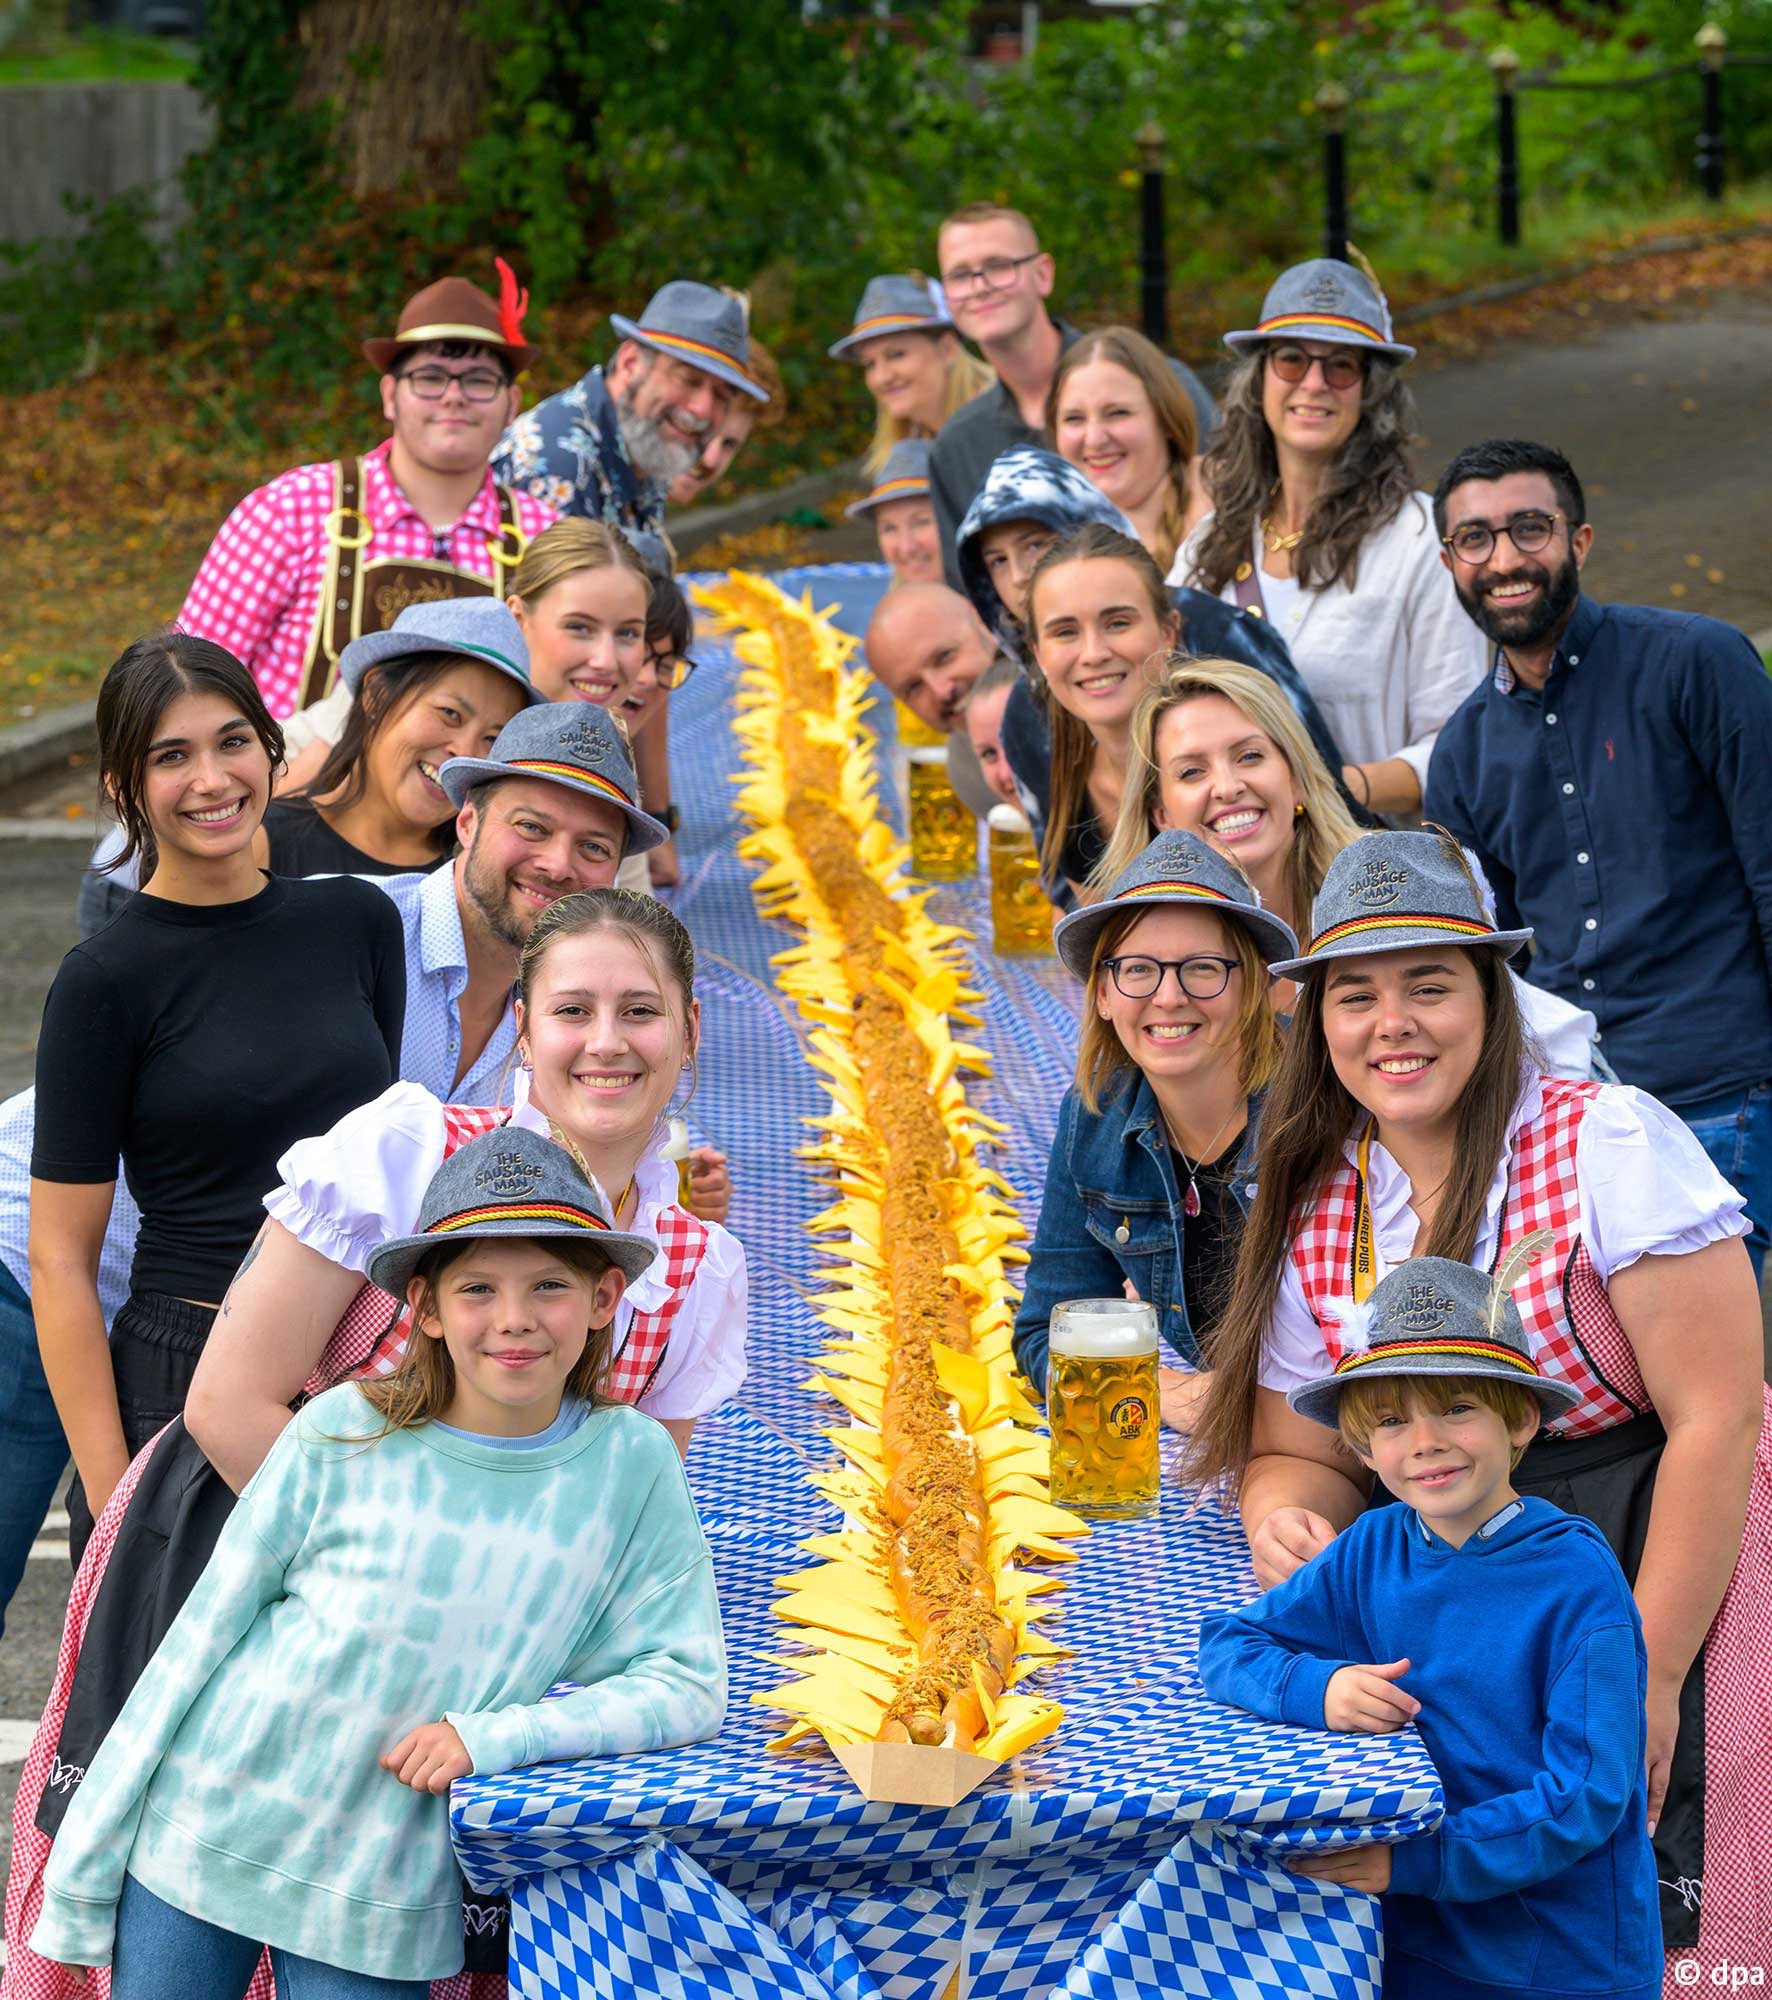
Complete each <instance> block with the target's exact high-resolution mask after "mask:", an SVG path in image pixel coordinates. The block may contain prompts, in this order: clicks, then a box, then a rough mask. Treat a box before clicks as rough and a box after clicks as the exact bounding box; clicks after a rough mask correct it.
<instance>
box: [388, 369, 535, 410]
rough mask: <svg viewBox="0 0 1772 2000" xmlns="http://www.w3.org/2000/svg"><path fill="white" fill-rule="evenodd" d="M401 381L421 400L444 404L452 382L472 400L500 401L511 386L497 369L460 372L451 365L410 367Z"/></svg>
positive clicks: (482, 401)
mask: <svg viewBox="0 0 1772 2000" xmlns="http://www.w3.org/2000/svg"><path fill="white" fill-rule="evenodd" d="M400 380H401V381H402V382H404V383H405V384H406V386H407V387H408V388H409V389H410V390H411V391H412V393H413V394H414V395H415V396H416V397H417V398H418V399H419V401H420V402H421V403H440V402H442V400H443V398H444V397H445V396H447V395H448V394H449V385H450V383H451V382H453V383H454V384H455V386H456V387H457V388H458V389H459V390H460V391H461V392H462V394H463V395H464V396H465V397H466V398H467V399H468V401H469V402H470V403H496V402H497V401H498V399H499V397H500V396H502V395H503V394H504V392H505V391H506V389H508V388H509V387H510V384H509V382H507V381H506V380H505V378H504V376H502V375H501V374H500V373H499V372H498V370H497V369H496V368H468V369H464V370H463V372H462V373H461V374H459V375H457V374H456V373H455V372H454V371H453V370H452V369H448V368H408V369H407V370H406V372H405V373H404V374H403V375H402V376H401V377H400Z"/></svg>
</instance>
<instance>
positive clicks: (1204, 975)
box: [1101, 952, 1238, 1000]
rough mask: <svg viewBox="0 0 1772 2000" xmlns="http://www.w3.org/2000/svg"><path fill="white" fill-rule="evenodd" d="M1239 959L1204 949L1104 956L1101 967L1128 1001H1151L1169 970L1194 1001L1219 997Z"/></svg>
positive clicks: (1229, 980)
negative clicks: (1189, 953)
mask: <svg viewBox="0 0 1772 2000" xmlns="http://www.w3.org/2000/svg"><path fill="white" fill-rule="evenodd" d="M1237 964H1238V961H1237V960H1236V959H1234V958H1216V957H1214V956H1212V955H1211V954H1209V953H1206V952H1201V953H1199V954H1197V955H1196V956H1195V957H1193V958H1143V957H1133V958H1104V959H1103V960H1102V961H1101V969H1102V971H1103V972H1105V973H1106V974H1107V976H1108V977H1109V978H1110V979H1111V980H1112V981H1113V982H1114V985H1115V987H1116V988H1117V989H1118V990H1119V992H1120V993H1121V995H1122V996H1123V997H1124V998H1126V999H1128V1000H1148V999H1150V997H1151V996H1152V995H1153V994H1154V993H1155V992H1156V990H1157V988H1158V987H1159V986H1161V985H1162V983H1163V975H1164V973H1166V972H1173V973H1174V974H1175V979H1176V984H1177V985H1179V986H1180V988H1181V990H1182V991H1183V992H1184V993H1185V994H1186V995H1187V997H1188V998H1189V999H1190V1000H1216V999H1217V998H1218V996H1219V995H1220V994H1221V993H1222V992H1223V991H1224V989H1225V988H1226V987H1227V986H1228V985H1229V984H1230V983H1231V974H1232V973H1233V972H1235V971H1236V969H1237Z"/></svg>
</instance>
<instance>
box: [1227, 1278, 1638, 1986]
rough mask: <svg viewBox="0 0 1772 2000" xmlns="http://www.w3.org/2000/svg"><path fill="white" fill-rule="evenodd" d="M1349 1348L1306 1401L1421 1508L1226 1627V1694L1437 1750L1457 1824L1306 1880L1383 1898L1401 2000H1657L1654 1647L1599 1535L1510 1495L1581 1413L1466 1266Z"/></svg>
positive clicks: (1512, 1315)
mask: <svg viewBox="0 0 1772 2000" xmlns="http://www.w3.org/2000/svg"><path fill="white" fill-rule="evenodd" d="M1342 1339H1343V1343H1344V1345H1343V1351H1342V1357H1341V1360H1340V1362H1339V1363H1338V1364H1337V1367H1336V1370H1335V1372H1334V1374H1333V1375H1330V1376H1327V1377H1325V1378H1323V1379H1322V1380H1319V1381H1316V1382H1311V1383H1307V1384H1306V1385H1305V1386H1304V1387H1303V1388H1300V1389H1294V1390H1293V1391H1292V1392H1291V1394H1290V1395H1289V1396H1288V1398H1287V1401H1288V1402H1289V1403H1290V1404H1291V1405H1292V1407H1293V1408H1294V1409H1295V1410H1297V1411H1298V1412H1299V1413H1300V1414H1301V1415H1302V1416H1306V1417H1310V1418H1312V1419H1314V1420H1315V1421H1316V1422H1318V1423H1322V1424H1328V1425H1330V1426H1332V1427H1334V1428H1336V1429H1338V1430H1339V1431H1340V1433H1341V1436H1342V1439H1343V1441H1344V1442H1345V1443H1346V1445H1347V1446H1348V1447H1349V1449H1350V1450H1352V1451H1353V1452H1355V1453H1356V1454H1357V1455H1358V1457H1359V1458H1360V1460H1361V1462H1362V1463H1363V1464H1365V1465H1366V1466H1367V1467H1368V1468H1369V1469H1370V1470H1371V1471H1373V1472H1375V1473H1376V1474H1377V1475H1378V1477H1379V1479H1380V1480H1381V1481H1382V1482H1383V1484H1384V1485H1385V1487H1386V1488H1388V1489H1389V1491H1390V1492H1391V1493H1392V1494H1393V1495H1394V1496H1395V1498H1396V1499H1397V1500H1399V1501H1400V1502H1401V1503H1402V1504H1401V1505H1400V1506H1394V1507H1378V1508H1375V1509H1374V1510H1373V1511H1372V1512H1370V1513H1367V1514H1365V1515H1363V1516H1362V1517H1361V1518H1360V1519H1359V1520H1358V1521H1356V1522H1355V1523H1354V1525H1353V1526H1352V1527H1351V1528H1349V1529H1348V1530H1347V1531H1346V1533H1345V1534H1342V1535H1338V1536H1337V1537H1336V1539H1335V1540H1334V1541H1333V1542H1332V1543H1331V1544H1330V1545H1329V1547H1328V1548H1326V1549H1325V1550H1324V1551H1323V1552H1322V1553H1321V1554H1320V1555H1319V1556H1317V1557H1316V1559H1315V1560H1314V1561H1312V1562H1309V1563H1307V1564H1306V1565H1305V1566H1304V1568H1303V1569H1301V1570H1299V1571H1297V1572H1296V1573H1295V1574H1294V1575H1292V1576H1291V1577H1289V1578H1288V1579H1287V1580H1286V1582H1285V1583H1283V1584H1281V1585H1280V1586H1279V1588H1278V1589H1276V1590H1271V1591H1269V1592H1268V1593H1267V1595H1266V1596H1265V1597H1262V1598H1260V1599H1258V1600H1257V1601H1256V1602H1255V1603H1253V1604H1251V1605H1249V1606H1247V1607H1246V1608H1245V1609H1243V1610H1241V1611H1236V1612H1229V1613H1225V1614H1222V1615H1220V1616H1217V1617H1214V1618H1209V1619H1208V1620H1207V1621H1206V1623H1205V1624H1204V1626H1203V1627H1202V1629H1201V1633H1200V1678H1201V1679H1202V1681H1203V1682H1204V1683H1205V1686H1206V1691H1207V1693H1208V1694H1210V1695H1211V1696H1212V1697H1213V1698H1214V1699H1215V1700H1218V1701H1222V1702H1226V1703H1228V1704H1230V1705H1231V1706H1233V1707H1237V1708H1245V1709H1248V1710H1249V1711H1250V1712H1251V1713H1252V1714H1255V1715H1264V1716H1267V1717H1268V1718H1269V1719H1270V1720H1273V1721H1276V1722H1290V1723H1295V1724H1298V1725H1300V1726H1301V1727H1305V1728H1312V1729H1337V1730H1346V1731H1353V1732H1356V1733H1371V1734H1378V1733H1382V1732H1385V1731H1389V1730H1396V1729H1401V1728H1403V1727H1404V1726H1405V1725H1406V1724H1408V1723H1410V1722H1413V1723H1414V1724H1415V1725H1416V1727H1417V1728H1418V1729H1419V1730H1420V1731H1421V1735H1422V1739H1423V1741H1424V1742H1425V1743H1426V1745H1427V1747H1428V1750H1429V1752H1430V1753H1431V1755H1432V1757H1433V1760H1434V1764H1435V1766H1436V1768H1437V1769H1438V1771H1439V1773H1440V1781H1441V1784H1442V1786H1443V1787H1444V1790H1445V1795H1446V1816H1445V1818H1444V1819H1443V1820H1442V1821H1441V1823H1440V1824H1439V1826H1438V1827H1436V1828H1435V1829H1434V1831H1433V1832H1432V1833H1428V1834H1424V1835H1422V1836H1421V1837H1420V1838H1419V1839H1416V1840H1410V1841H1405V1842H1403V1843H1401V1844H1400V1845H1398V1846H1394V1847H1392V1846H1373V1845H1369V1846H1364V1847H1351V1848H1340V1849H1336V1850H1332V1851H1328V1852H1323V1853H1318V1854H1315V1855H1312V1856H1310V1857H1308V1858H1307V1859H1304V1860H1301V1861H1300V1862H1298V1863H1297V1864H1296V1865H1297V1871H1298V1872H1299V1873H1301V1874H1306V1875H1313V1876H1316V1877H1317V1878H1318V1879H1319V1880H1323V1881H1329V1882H1338V1883H1340V1884H1341V1885H1342V1886H1344V1887H1346V1888H1351V1889H1363V1890H1365V1891H1367V1892H1368V1893H1369V1894H1372V1895H1375V1896H1383V1898H1384V1934H1385V1973H1384V2000H1502V1996H1506V2000H1516V1996H1524V1995H1532V1996H1535V2000H1576V1996H1581V2000H1598V1996H1602V1995H1603V1996H1605V2000H1657V1996H1659V1994H1660V1993H1661V1987H1662V1948H1661V1919H1660V1913H1659V1908H1658V1903H1657V1889H1656V1878H1655V1863H1654V1858H1653V1855H1652V1852H1651V1849H1650V1845H1649V1831H1648V1801H1647V1793H1646V1789H1645V1784H1644V1755H1645V1743H1646V1733H1647V1732H1646V1727H1645V1722H1644V1703H1645V1697H1646V1691H1647V1675H1648V1669H1647V1663H1646V1659H1645V1656H1644V1651H1643V1634H1642V1625H1641V1622H1640V1620H1639V1619H1638V1617H1637V1610H1636V1606H1635V1604H1634V1603H1633V1602H1632V1599H1631V1594H1630V1590H1629V1587H1628V1586H1627V1584H1626V1583H1625V1580H1624V1574H1623V1572H1622V1571H1621V1570H1620V1569H1619V1567H1618V1563H1617V1561H1616V1559H1615V1558H1614V1556H1613V1554H1612V1551H1611V1550H1610V1549H1609V1548H1608V1547H1607V1545H1606V1543H1605V1541H1604V1539H1603V1538H1602V1536H1601V1535H1600V1532H1599V1530H1598V1529H1597V1528H1595V1527H1594V1526H1593V1525H1592V1523H1590V1522H1588V1521H1583V1520H1579V1519H1577V1518H1576V1517H1574V1516H1573V1515H1568V1514H1564V1513H1562V1512H1560V1511H1559V1510H1558V1509H1557V1508H1555V1507H1553V1506H1551V1505H1550V1504H1549V1503H1548V1502H1547V1501H1544V1500H1538V1499H1525V1500H1523V1499H1521V1498H1520V1497H1519V1495H1518V1494H1516V1493H1515V1492H1514V1490H1513V1486H1512V1484H1511V1480H1512V1475H1513V1469H1514V1467H1515V1465H1517V1464H1518V1462H1519V1459H1520V1454H1521V1453H1522V1452H1523V1451H1524V1450H1525V1448H1526V1446H1527V1444H1528V1443H1529V1442H1530V1441H1531V1439H1532V1437H1533V1434H1534V1433H1535V1432H1536V1431H1537V1429H1538V1427H1539V1424H1540V1422H1541V1421H1543V1420H1544V1419H1546V1418H1553V1417H1557V1416H1560V1415H1562V1414H1564V1413H1565V1412H1566V1411H1567V1410H1568V1409H1569V1408H1570V1407H1571V1405H1572V1403H1573V1401H1574V1396H1573V1392H1572V1391H1570V1390H1569V1389H1567V1388H1566V1387H1565V1386H1564V1385H1563V1384H1561V1383H1559V1382H1555V1381H1552V1380H1550V1379H1548V1378H1546V1377H1545V1376H1542V1375H1540V1374H1539V1372H1538V1367H1537V1364H1536V1363H1535V1362H1534V1361H1533V1359H1532V1357H1531V1354H1530V1352H1529V1350H1528V1348H1527V1345H1526V1336H1525V1330H1524V1328H1523V1327H1522V1325H1521V1323H1520V1315H1519V1311H1518V1309H1517V1308H1516V1307H1515V1305H1514V1303H1513V1301H1512V1299H1511V1298H1510V1297H1509V1296H1508V1295H1507V1292H1506V1290H1505V1289H1504V1288H1503V1286H1502V1285H1499V1284H1496V1283H1494V1282H1492V1281H1491V1279H1490V1278H1489V1277H1488V1275H1487V1274H1485V1273H1484V1272H1481V1271H1476V1270H1472V1269H1471V1268H1470V1267H1469V1266H1467V1265H1464V1264H1454V1263H1451V1262H1449V1261H1448V1260H1446V1259H1445V1258H1440V1257H1417V1258H1414V1259H1412V1260H1411V1261H1410V1262H1408V1263H1406V1264H1402V1265H1399V1266H1398V1268H1397V1269H1396V1270H1395V1271H1393V1272H1392V1273H1391V1274H1390V1276H1389V1277H1387V1278H1385V1279H1384V1280H1383V1281H1382V1282H1381V1283H1380V1284H1378V1285H1377V1286H1376V1287H1374V1289H1373V1292H1372V1296H1371V1298H1370V1300H1369V1301H1368V1302H1367V1304H1366V1305H1365V1306H1364V1307H1354V1306H1350V1308H1349V1311H1348V1316H1347V1320H1346V1322H1344V1326H1343V1330H1342Z"/></svg>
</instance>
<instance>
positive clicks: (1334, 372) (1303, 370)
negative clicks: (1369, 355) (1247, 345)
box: [1267, 346, 1366, 389]
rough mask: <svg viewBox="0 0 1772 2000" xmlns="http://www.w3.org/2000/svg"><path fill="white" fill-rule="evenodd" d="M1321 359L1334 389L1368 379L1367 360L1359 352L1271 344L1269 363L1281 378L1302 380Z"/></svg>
mask: <svg viewBox="0 0 1772 2000" xmlns="http://www.w3.org/2000/svg"><path fill="white" fill-rule="evenodd" d="M1313 362H1315V363H1318V364H1319V365H1320V366H1321V367H1322V370H1323V380H1324V381H1325V382H1327V383H1328V385H1329V387H1330V388H1331V389H1351V388H1352V387H1353V386H1354V384H1355V383H1356V382H1364V381H1365V379H1366V364H1365V362H1364V361H1362V360H1361V359H1360V357H1359V356H1358V355H1357V354H1310V353H1307V352H1306V351H1305V349H1304V348H1302V347H1285V346H1281V347H1270V348H1269V349H1268V351H1267V365H1268V366H1269V367H1270V368H1271V369H1272V370H1273V371H1274V373H1275V374H1276V375H1277V376H1279V378H1280V380H1281V381H1282V382H1302V381H1303V380H1304V378H1305V377H1306V376H1307V375H1308V374H1309V373H1310V372H1311V364H1312V363H1313Z"/></svg>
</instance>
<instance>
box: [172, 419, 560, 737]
mask: <svg viewBox="0 0 1772 2000" xmlns="http://www.w3.org/2000/svg"><path fill="white" fill-rule="evenodd" d="M392 445H393V440H392V439H391V438H390V439H388V440H386V441H385V442H383V443H382V444H379V445H378V446H377V447H376V448H375V450H374V451H370V452H365V453H364V454H363V495H362V513H363V516H364V519H365V520H366V521H367V522H368V523H369V530H370V535H369V542H368V545H367V546H366V547H365V548H364V549H363V550H362V552H361V560H362V562H364V563H365V564H368V563H371V562H386V561H390V560H391V561H400V562H415V561H416V562H430V561H439V560H441V561H446V562H450V563H453V564H454V565H455V567H456V568H457V569H462V570H466V571H467V572H468V573H469V574H470V575H472V576H483V577H487V578H491V577H492V576H493V574H494V569H495V565H494V562H493V557H492V551H493V549H494V547H496V546H497V545H498V544H499V542H500V540H501V536H502V530H501V527H500V524H499V508H498V489H497V488H496V487H495V486H494V484H493V479H492V474H491V473H490V471H489V472H488V473H487V475H486V478H485V480H484V481H483V482H482V484H481V487H480V490H479V492H478V493H476V494H475V496H474V498H473V499H472V501H471V502H470V503H469V504H468V508H467V511H466V512H465V513H464V514H463V515H462V517H461V519H460V520H459V521H457V522H456V524H455V526H454V527H453V528H451V529H450V530H449V532H448V534H447V535H446V536H444V538H443V542H444V546H443V547H442V548H439V547H438V539H437V536H436V534H435V533H434V532H433V530H432V529H431V527H430V525H429V524H428V523H427V522H426V521H425V519H424V518H423V516H422V515H420V514H419V513H418V512H416V510H415V509H414V508H413V505H412V503H411V502H410V501H409V500H408V499H407V498H406V495H405V494H404V493H402V492H401V491H400V488H399V487H398V486H397V485H396V484H395V482H394V478H393V475H392V473H390V472H389V470H388V453H389V451H390V450H391V449H392ZM332 488H333V481H332V464H331V462H330V461H329V462H328V463H326V464H325V465H298V466H296V467H295V468H294V469H293V470H292V471H289V472H285V473H281V474H279V475H278V477H277V478H275V479H273V480H272V481H271V482H270V484H269V485H267V486H260V487H258V488H256V489H255V490H254V491H253V492H251V493H249V494H247V496H246V498H245V499H244V500H242V501H241V502H240V504H239V506H237V507H236V508H235V509H234V511H233V512H232V513H231V514H230V515H229V516H228V518H227V519H226V520H225V521H224V522H223V523H222V525H221V529H220V531H219V532H218V534H217V535H216V538H215V540H214V541H213V542H211V543H210V545H209V552H208V554H207V555H205V556H204V558H203V562H202V565H201V566H200V568H199V569H198V571H197V574H196V576H195V577H194V578H193V579H192V581H191V588H190V591H189V593H188V594H187V595H186V597H185V602H184V608H183V610H181V611H180V612H179V614H178V622H179V625H180V626H181V628H182V629H183V630H185V631H186V632H194V633H196V634H197V636H198V637H200V638H204V639H213V640H215V642H216V643H217V644H218V645H221V646H226V647H227V649H228V651H229V652H230V653H233V654H234V655H235V656H236V657H237V658H239V659H240V660H241V661H243V662H244V664H245V665H246V667H247V669H248V670H249V671H250V673H251V674H252V677H253V679H254V680H256V681H257V682H258V684H259V688H260V689H261V691H262V692H263V694H264V698H265V701H266V704H267V705H268V706H269V708H270V711H271V713H272V714H273V715H275V716H278V717H282V716H286V715H288V714H289V713H290V712H291V711H292V710H293V709H294V707H295V702H296V696H297V695H298V694H299V692H300V690H301V674H302V668H303V666H304V665H305V664H306V661H307V657H308V645H309V641H310V640H311V639H312V637H313V633H314V625H315V620H316V619H317V617H318V615H319V610H320V589H321V585H322V584H323V582H324V581H325V576H326V564H327V558H328V556H329V554H330V553H331V549H330V544H329V543H328V541H327V538H326V525H325V524H326V517H327V515H328V514H330V513H331V511H332ZM513 498H514V500H515V503H516V509H517V522H518V525H519V526H520V527H521V528H522V530H523V535H524V538H525V540H527V541H533V540H534V539H535V537H536V536H537V535H539V534H540V533H541V531H542V529H543V528H545V527H546V526H547V525H548V524H549V522H551V521H553V520H555V519H557V518H558V517H557V516H556V514H555V512H554V510H553V508H552V507H549V506H548V505H546V504H545V503H544V502H543V501H540V500H537V499H536V498H534V496H533V495H531V494H528V493H525V492H523V491H522V490H521V489H520V488H518V489H515V490H514V493H513Z"/></svg>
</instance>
